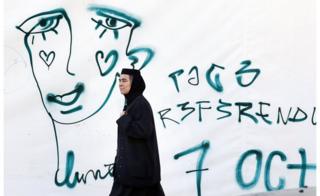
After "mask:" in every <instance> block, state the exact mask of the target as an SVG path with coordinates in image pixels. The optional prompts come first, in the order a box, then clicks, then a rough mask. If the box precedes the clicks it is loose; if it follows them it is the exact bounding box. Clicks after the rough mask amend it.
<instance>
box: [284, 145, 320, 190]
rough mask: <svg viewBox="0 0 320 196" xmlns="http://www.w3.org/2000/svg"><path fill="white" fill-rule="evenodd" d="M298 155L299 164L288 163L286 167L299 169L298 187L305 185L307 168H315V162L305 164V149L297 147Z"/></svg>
mask: <svg viewBox="0 0 320 196" xmlns="http://www.w3.org/2000/svg"><path fill="white" fill-rule="evenodd" d="M299 153H300V157H301V164H288V165H287V168H288V169H300V170H301V171H300V180H299V187H300V188H304V187H305V178H306V173H307V170H316V164H307V155H306V151H305V149H303V148H300V149H299Z"/></svg>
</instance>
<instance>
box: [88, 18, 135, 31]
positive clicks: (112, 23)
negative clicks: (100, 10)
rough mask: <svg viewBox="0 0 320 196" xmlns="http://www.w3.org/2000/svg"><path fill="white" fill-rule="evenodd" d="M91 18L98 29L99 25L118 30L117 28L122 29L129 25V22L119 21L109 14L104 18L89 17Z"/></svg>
mask: <svg viewBox="0 0 320 196" xmlns="http://www.w3.org/2000/svg"><path fill="white" fill-rule="evenodd" d="M91 20H92V21H93V22H95V23H96V24H97V26H96V27H95V29H98V28H99V27H103V28H105V29H109V30H118V29H122V28H124V27H126V26H131V24H130V23H126V22H123V21H120V20H118V19H116V18H113V17H110V16H106V17H105V18H104V19H98V20H97V19H95V18H91Z"/></svg>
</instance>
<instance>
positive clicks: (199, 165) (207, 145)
mask: <svg viewBox="0 0 320 196" xmlns="http://www.w3.org/2000/svg"><path fill="white" fill-rule="evenodd" d="M209 148H210V142H209V141H208V140H204V141H202V142H201V143H200V144H199V145H197V146H194V147H192V148H189V149H187V150H185V151H182V152H180V153H178V154H176V155H174V156H173V158H174V159H176V160H177V159H179V158H180V157H182V156H185V155H188V154H190V153H193V152H195V151H197V150H202V151H201V153H200V156H199V159H198V163H197V169H196V170H190V171H187V172H186V173H187V174H188V173H191V172H196V185H197V193H198V196H201V177H202V176H201V174H202V173H201V172H202V171H206V170H208V168H206V169H203V168H202V165H203V161H204V158H205V156H206V154H207V151H208V149H209Z"/></svg>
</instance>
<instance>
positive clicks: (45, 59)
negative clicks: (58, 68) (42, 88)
mask: <svg viewBox="0 0 320 196" xmlns="http://www.w3.org/2000/svg"><path fill="white" fill-rule="evenodd" d="M39 56H40V58H41V59H42V61H43V62H44V63H45V64H46V65H47V66H48V68H49V67H50V66H51V64H52V63H53V61H54V59H55V57H56V53H55V52H54V51H51V52H49V53H48V54H47V53H46V52H45V51H44V50H41V51H40V52H39Z"/></svg>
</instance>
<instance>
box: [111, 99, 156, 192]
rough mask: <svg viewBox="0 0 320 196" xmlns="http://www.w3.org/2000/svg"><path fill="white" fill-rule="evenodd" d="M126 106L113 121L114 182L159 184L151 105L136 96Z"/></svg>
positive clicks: (134, 185)
mask: <svg viewBox="0 0 320 196" xmlns="http://www.w3.org/2000/svg"><path fill="white" fill-rule="evenodd" d="M126 109H127V110H126V112H127V114H126V115H123V116H121V117H120V118H119V119H118V120H117V124H118V145H117V156H116V159H115V166H114V181H115V182H114V183H119V184H121V185H123V186H128V187H131V188H132V187H134V188H142V187H143V188H145V189H149V188H150V187H152V186H153V187H154V186H156V185H157V184H159V185H160V161H159V152H158V144H157V136H156V130H155V124H154V119H153V113H152V109H151V106H150V104H149V102H148V101H147V100H146V99H145V98H144V96H143V95H139V96H138V97H136V98H135V99H134V101H133V102H131V103H130V105H128V107H127V108H126ZM114 186H117V185H116V184H115V185H114ZM160 186H161V185H160ZM135 190H138V189H135ZM161 190H162V189H161ZM113 192H114V191H113ZM148 196H149V195H148Z"/></svg>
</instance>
